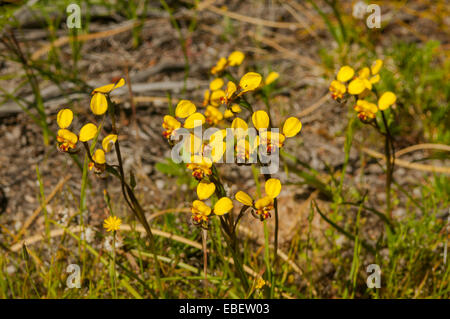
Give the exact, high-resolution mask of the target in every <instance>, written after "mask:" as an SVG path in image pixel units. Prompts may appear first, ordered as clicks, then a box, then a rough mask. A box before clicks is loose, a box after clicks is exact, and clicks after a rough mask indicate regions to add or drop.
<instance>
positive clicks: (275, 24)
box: [202, 6, 303, 30]
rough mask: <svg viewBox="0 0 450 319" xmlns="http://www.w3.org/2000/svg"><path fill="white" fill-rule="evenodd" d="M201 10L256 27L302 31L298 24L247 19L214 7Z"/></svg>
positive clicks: (241, 15) (301, 26)
mask: <svg viewBox="0 0 450 319" xmlns="http://www.w3.org/2000/svg"><path fill="white" fill-rule="evenodd" d="M202 9H203V10H208V11H211V12H214V13H217V14H220V15H223V16H226V17H229V18H231V19H234V20H239V21H242V22H246V23H251V24H256V25H260V26H263V27H269V28H278V29H290V30H296V29H303V25H301V24H300V23H295V22H276V21H270V20H263V19H260V18H254V17H249V16H246V15H243V14H239V13H236V12H231V11H227V10H222V9H219V8H217V7H215V6H206V7H205V8H202Z"/></svg>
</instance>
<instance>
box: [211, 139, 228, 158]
mask: <svg viewBox="0 0 450 319" xmlns="http://www.w3.org/2000/svg"><path fill="white" fill-rule="evenodd" d="M210 146H211V148H212V149H211V160H212V161H213V162H214V163H217V162H218V161H219V160H220V159H221V158H222V156H223V154H224V153H225V151H226V149H227V143H225V142H215V143H213V144H210Z"/></svg>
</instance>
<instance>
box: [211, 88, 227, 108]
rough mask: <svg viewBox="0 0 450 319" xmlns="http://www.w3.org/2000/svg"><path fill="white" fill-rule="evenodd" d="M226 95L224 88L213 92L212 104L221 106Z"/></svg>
mask: <svg viewBox="0 0 450 319" xmlns="http://www.w3.org/2000/svg"><path fill="white" fill-rule="evenodd" d="M224 97H225V92H224V91H223V90H216V91H213V92H212V93H211V97H210V101H209V103H211V105H212V106H219V105H220V104H221V103H222V100H223V98H224Z"/></svg>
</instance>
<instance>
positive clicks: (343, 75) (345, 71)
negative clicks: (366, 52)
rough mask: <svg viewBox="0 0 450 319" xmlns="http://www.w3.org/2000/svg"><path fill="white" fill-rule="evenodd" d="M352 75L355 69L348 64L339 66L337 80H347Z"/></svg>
mask: <svg viewBox="0 0 450 319" xmlns="http://www.w3.org/2000/svg"><path fill="white" fill-rule="evenodd" d="M353 75H355V71H354V70H353V69H352V68H351V67H350V66H348V65H345V66H343V67H342V68H340V70H339V72H338V74H337V80H338V81H339V82H347V81H348V80H350V79H351V78H352V77H353Z"/></svg>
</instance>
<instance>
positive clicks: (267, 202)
mask: <svg viewBox="0 0 450 319" xmlns="http://www.w3.org/2000/svg"><path fill="white" fill-rule="evenodd" d="M272 205H273V198H272V197H269V196H264V197H263V198H260V199H258V200H257V201H256V202H255V208H256V209H262V208H264V207H268V206H272Z"/></svg>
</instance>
